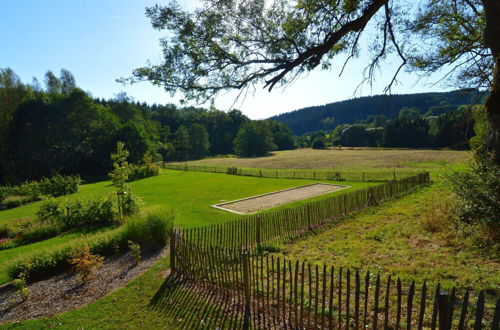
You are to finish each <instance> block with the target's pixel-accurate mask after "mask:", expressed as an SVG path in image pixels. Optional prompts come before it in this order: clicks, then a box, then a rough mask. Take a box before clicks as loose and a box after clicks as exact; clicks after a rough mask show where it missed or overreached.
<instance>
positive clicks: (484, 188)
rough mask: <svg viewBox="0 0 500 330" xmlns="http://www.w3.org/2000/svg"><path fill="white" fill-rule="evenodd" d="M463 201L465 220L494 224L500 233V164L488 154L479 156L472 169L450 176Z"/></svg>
mask: <svg viewBox="0 0 500 330" xmlns="http://www.w3.org/2000/svg"><path fill="white" fill-rule="evenodd" d="M449 180H450V182H451V185H452V189H453V191H454V192H455V194H456V195H457V199H458V202H459V207H458V210H459V212H460V214H459V216H460V219H461V221H463V222H465V223H467V224H471V225H482V226H486V227H490V229H489V230H490V231H491V232H492V233H494V234H496V235H498V234H499V233H500V203H499V202H498V201H499V200H500V166H498V165H495V164H494V163H493V162H492V161H491V160H490V159H489V158H488V157H478V158H476V161H475V162H473V163H472V164H471V170H470V171H465V172H456V173H453V174H452V175H450V176H449Z"/></svg>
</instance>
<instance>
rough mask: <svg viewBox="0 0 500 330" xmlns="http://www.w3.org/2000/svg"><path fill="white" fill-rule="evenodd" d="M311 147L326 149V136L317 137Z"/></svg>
mask: <svg viewBox="0 0 500 330" xmlns="http://www.w3.org/2000/svg"><path fill="white" fill-rule="evenodd" d="M311 148H313V149H325V148H326V143H325V138H324V137H322V136H318V137H316V138H315V139H314V140H313V142H312V144H311Z"/></svg>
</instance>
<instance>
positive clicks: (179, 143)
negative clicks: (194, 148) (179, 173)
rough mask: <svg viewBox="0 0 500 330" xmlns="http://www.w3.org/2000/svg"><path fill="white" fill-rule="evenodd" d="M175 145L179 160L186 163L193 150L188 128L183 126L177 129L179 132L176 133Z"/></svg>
mask: <svg viewBox="0 0 500 330" xmlns="http://www.w3.org/2000/svg"><path fill="white" fill-rule="evenodd" d="M173 144H174V148H175V154H176V157H177V159H178V160H184V161H186V160H187V159H188V157H189V152H190V150H191V146H190V144H189V130H188V129H187V128H186V126H184V125H182V126H180V127H179V128H178V129H177V131H175V139H174V141H173Z"/></svg>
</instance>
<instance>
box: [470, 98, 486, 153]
mask: <svg viewBox="0 0 500 330" xmlns="http://www.w3.org/2000/svg"><path fill="white" fill-rule="evenodd" d="M472 116H473V117H474V133H475V136H473V137H472V138H471V139H470V146H471V148H472V149H473V150H477V149H479V148H480V147H481V146H482V145H483V143H484V142H485V141H486V136H487V134H488V122H487V121H486V111H485V109H484V107H483V106H474V107H472Z"/></svg>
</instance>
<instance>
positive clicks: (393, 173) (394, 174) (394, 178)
mask: <svg viewBox="0 0 500 330" xmlns="http://www.w3.org/2000/svg"><path fill="white" fill-rule="evenodd" d="M392 178H393V180H394V181H396V172H392Z"/></svg>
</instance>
